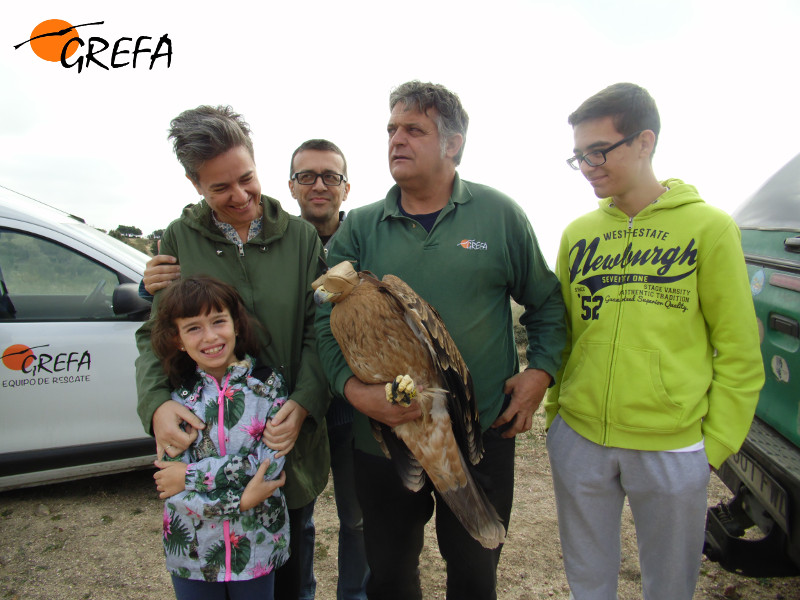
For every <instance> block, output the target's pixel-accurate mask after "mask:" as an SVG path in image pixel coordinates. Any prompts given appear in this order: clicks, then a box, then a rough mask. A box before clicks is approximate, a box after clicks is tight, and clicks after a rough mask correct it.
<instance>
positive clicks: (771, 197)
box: [704, 155, 800, 577]
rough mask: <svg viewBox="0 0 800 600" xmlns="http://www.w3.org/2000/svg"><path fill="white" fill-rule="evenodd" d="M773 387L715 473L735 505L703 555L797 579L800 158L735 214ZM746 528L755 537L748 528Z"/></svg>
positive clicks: (724, 508)
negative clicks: (735, 451) (737, 445)
mask: <svg viewBox="0 0 800 600" xmlns="http://www.w3.org/2000/svg"><path fill="white" fill-rule="evenodd" d="M733 217H734V219H736V222H737V224H738V225H739V227H740V229H741V230H742V247H743V248H744V255H745V260H746V261H747V273H748V275H749V277H750V287H751V289H752V292H753V302H754V304H755V308H756V316H757V317H758V326H759V333H760V337H761V354H762V358H763V361H764V371H765V374H766V383H765V384H764V388H763V389H762V390H761V395H760V397H759V401H758V407H757V409H756V417H755V419H754V420H753V424H752V426H751V428H750V432H749V433H748V435H747V439H746V440H745V442H744V444H743V445H742V449H741V451H740V452H739V453H738V454H735V455H734V456H732V457H730V458H729V459H728V460H727V461H726V462H725V464H723V465H722V467H721V468H720V469H719V471H718V473H717V474H718V476H719V477H720V479H721V480H722V481H723V483H725V485H726V486H727V487H728V488H729V489H730V490H731V491H732V492H733V494H734V497H733V499H732V500H731V501H730V502H728V503H727V504H726V503H721V504H719V505H718V506H715V507H713V508H710V509H709V511H708V518H707V522H706V546H705V550H704V551H705V553H706V555H707V556H708V557H709V558H710V559H711V560H714V561H718V562H719V563H720V564H721V565H722V567H724V568H725V569H727V570H729V571H734V572H737V573H741V574H743V575H748V576H753V577H772V576H788V575H797V574H798V573H800V413H799V412H798V408H800V155H798V156H796V157H795V158H794V159H792V160H791V161H790V162H789V163H788V164H786V166H784V167H783V168H782V169H781V170H780V171H778V172H777V173H776V174H775V175H773V176H772V178H770V179H769V180H768V181H767V182H766V183H765V184H764V186H763V187H762V188H761V189H759V190H758V191H757V192H756V193H755V194H754V195H753V196H752V197H751V198H750V199H749V200H748V201H747V202H745V203H744V204H743V205H742V206H741V207H740V208H739V209H738V210H737V211H736V212H735V213H734V214H733ZM748 530H749V531H748Z"/></svg>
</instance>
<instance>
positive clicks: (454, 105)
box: [389, 80, 469, 165]
mask: <svg viewBox="0 0 800 600" xmlns="http://www.w3.org/2000/svg"><path fill="white" fill-rule="evenodd" d="M398 102H402V103H403V104H404V105H405V107H406V110H409V109H413V108H416V109H417V110H419V111H420V112H421V113H424V114H428V109H429V108H435V109H436V112H437V115H436V119H435V121H436V128H437V129H438V131H439V141H440V143H441V146H442V155H444V152H445V149H446V148H447V140H448V139H450V137H451V136H453V135H456V134H460V135H461V138H462V143H461V148H460V149H459V151H458V154H456V155H455V156H454V157H453V162H454V163H455V164H456V165H458V164H460V163H461V156H462V155H463V154H464V146H465V145H466V143H467V127H468V126H469V116H468V115H467V111H465V110H464V107H463V106H462V105H461V100H460V99H459V98H458V96H457V95H456V94H454V93H453V92H451V91H450V90H448V89H447V88H446V87H444V86H443V85H439V84H438V83H422V82H420V81H417V80H414V81H409V82H407V83H404V84H402V85H399V86H397V87H396V88H395V89H393V90H392V93H391V94H390V95H389V110H394V107H395V105H396V104H397V103H398Z"/></svg>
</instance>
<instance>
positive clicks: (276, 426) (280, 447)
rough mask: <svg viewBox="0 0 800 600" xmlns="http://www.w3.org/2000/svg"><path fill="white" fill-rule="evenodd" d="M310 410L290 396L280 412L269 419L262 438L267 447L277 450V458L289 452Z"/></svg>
mask: <svg viewBox="0 0 800 600" xmlns="http://www.w3.org/2000/svg"><path fill="white" fill-rule="evenodd" d="M307 416H308V411H307V410H306V409H305V408H303V407H302V406H300V405H299V404H298V403H297V402H295V401H294V400H292V399H291V398H289V399H288V400H287V401H286V404H284V405H283V406H281V408H280V410H279V411H278V413H277V414H276V415H275V416H274V417H272V418H271V419H269V420H268V421H267V425H266V427H264V434H263V435H262V436H261V439H262V440H264V443H265V444H266V445H267V447H269V448H272V449H273V450H275V452H276V453H277V454H275V457H276V458H280V457H281V456H286V455H287V454H289V452H290V451H291V449H292V448H294V444H295V442H296V441H297V436H298V435H300V427H302V426H303V421H305V420H306V417H307Z"/></svg>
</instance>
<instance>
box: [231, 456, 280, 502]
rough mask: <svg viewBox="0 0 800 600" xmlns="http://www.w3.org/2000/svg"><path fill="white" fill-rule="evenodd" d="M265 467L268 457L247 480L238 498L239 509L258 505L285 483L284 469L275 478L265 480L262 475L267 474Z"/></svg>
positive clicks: (267, 464) (267, 463)
mask: <svg viewBox="0 0 800 600" xmlns="http://www.w3.org/2000/svg"><path fill="white" fill-rule="evenodd" d="M267 467H269V459H266V460H265V461H264V462H262V463H261V464H260V465H259V466H258V471H256V474H255V475H253V478H252V479H251V480H250V481H248V482H247V485H246V486H245V488H244V492H242V497H241V498H240V499H239V510H242V511H245V510H250V509H251V508H253V507H255V506H258V505H259V504H261V503H262V502H264V500H266V499H267V498H269V497H270V496H272V494H273V493H275V490H277V489H278V488H279V487H283V484H285V483H286V471H281V475H280V477H278V478H277V479H272V480H269V481H265V480H264V475H266V474H267Z"/></svg>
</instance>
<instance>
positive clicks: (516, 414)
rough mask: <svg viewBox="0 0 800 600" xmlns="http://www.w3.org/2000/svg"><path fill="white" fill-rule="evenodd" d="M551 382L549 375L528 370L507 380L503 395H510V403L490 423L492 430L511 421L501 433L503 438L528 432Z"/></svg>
mask: <svg viewBox="0 0 800 600" xmlns="http://www.w3.org/2000/svg"><path fill="white" fill-rule="evenodd" d="M551 381H552V378H551V377H550V375H549V374H548V373H547V372H546V371H542V370H541V369H528V370H526V371H523V372H522V373H517V374H516V375H514V376H513V377H511V378H509V379H507V380H506V384H505V386H504V387H503V393H504V394H511V402H510V403H509V405H508V408H506V410H505V411H503V413H502V414H501V415H500V416H499V417H497V420H496V421H495V422H494V423H492V428H493V429H494V428H496V427H502V426H503V425H505V424H506V423H508V422H509V421H512V420H513V423H512V424H511V425H510V426H509V428H508V429H507V430H506V431H504V432H503V437H504V438H510V437H514V436H515V435H517V434H518V433H522V432H523V431H528V430H529V429H530V428H531V427H532V426H533V413H535V412H536V409H537V408H539V405H540V404H541V403H542V398H544V393H545V392H546V391H547V387H548V386H549V385H550V382H551Z"/></svg>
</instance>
